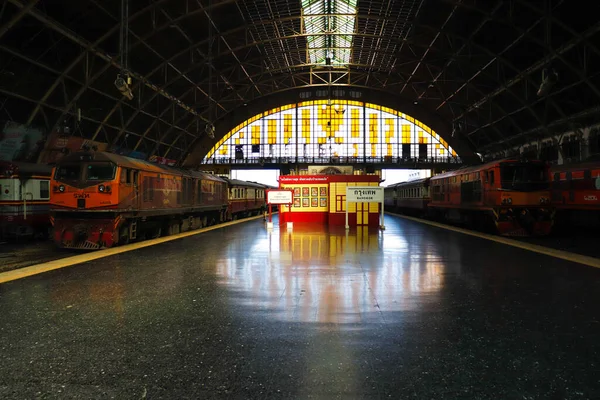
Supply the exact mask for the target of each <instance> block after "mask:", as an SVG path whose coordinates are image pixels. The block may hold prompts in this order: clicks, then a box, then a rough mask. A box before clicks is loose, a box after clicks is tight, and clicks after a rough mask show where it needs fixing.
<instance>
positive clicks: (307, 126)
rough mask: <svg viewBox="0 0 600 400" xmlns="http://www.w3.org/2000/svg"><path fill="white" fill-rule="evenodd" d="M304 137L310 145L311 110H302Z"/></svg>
mask: <svg viewBox="0 0 600 400" xmlns="http://www.w3.org/2000/svg"><path fill="white" fill-rule="evenodd" d="M302 137H303V138H304V139H305V140H306V143H307V144H310V109H306V108H305V109H303V110H302Z"/></svg>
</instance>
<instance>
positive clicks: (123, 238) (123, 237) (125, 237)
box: [119, 224, 129, 245]
mask: <svg viewBox="0 0 600 400" xmlns="http://www.w3.org/2000/svg"><path fill="white" fill-rule="evenodd" d="M126 244H129V226H128V225H127V224H125V225H123V226H122V227H121V229H120V230H119V245H126Z"/></svg>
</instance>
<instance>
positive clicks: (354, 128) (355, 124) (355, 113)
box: [350, 108, 360, 138]
mask: <svg viewBox="0 0 600 400" xmlns="http://www.w3.org/2000/svg"><path fill="white" fill-rule="evenodd" d="M350 118H351V120H350V135H351V136H352V137H353V138H358V137H360V125H359V118H360V111H359V110H358V109H357V108H353V109H352V110H351V111H350Z"/></svg>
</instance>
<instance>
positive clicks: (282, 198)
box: [267, 190, 294, 204]
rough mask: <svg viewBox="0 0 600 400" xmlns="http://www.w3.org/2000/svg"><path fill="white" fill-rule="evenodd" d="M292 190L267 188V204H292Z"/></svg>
mask: <svg viewBox="0 0 600 400" xmlns="http://www.w3.org/2000/svg"><path fill="white" fill-rule="evenodd" d="M293 202H294V192H293V191H292V190H267V203H268V204H292V203H293Z"/></svg>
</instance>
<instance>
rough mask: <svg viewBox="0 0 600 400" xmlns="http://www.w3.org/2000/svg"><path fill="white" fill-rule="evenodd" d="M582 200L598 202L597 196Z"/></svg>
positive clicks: (586, 197)
mask: <svg viewBox="0 0 600 400" xmlns="http://www.w3.org/2000/svg"><path fill="white" fill-rule="evenodd" d="M583 199H584V200H585V201H598V197H597V196H593V195H592V196H583Z"/></svg>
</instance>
